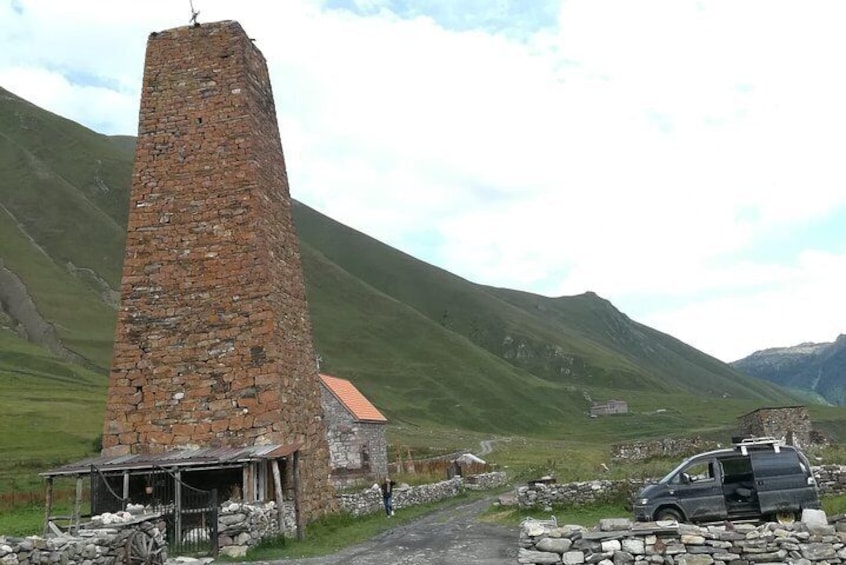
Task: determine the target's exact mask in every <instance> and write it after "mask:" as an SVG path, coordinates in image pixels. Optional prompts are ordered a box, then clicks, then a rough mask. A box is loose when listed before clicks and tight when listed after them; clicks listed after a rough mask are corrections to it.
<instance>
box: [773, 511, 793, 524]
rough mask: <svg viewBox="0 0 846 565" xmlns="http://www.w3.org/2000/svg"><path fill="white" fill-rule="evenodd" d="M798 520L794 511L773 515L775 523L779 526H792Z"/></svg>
mask: <svg viewBox="0 0 846 565" xmlns="http://www.w3.org/2000/svg"><path fill="white" fill-rule="evenodd" d="M796 519H797V516H796V512H793V511H785V512H776V513H775V514H773V520H772V521H773V522H778V523H779V524H792V523H793V522H795V521H796Z"/></svg>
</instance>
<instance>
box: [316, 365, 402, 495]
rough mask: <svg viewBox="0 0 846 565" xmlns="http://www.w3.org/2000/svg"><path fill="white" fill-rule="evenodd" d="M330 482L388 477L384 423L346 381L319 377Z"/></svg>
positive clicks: (359, 393)
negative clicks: (327, 447)
mask: <svg viewBox="0 0 846 565" xmlns="http://www.w3.org/2000/svg"><path fill="white" fill-rule="evenodd" d="M320 383H321V404H322V405H323V412H324V413H325V416H326V433H327V436H328V439H329V457H330V466H331V469H332V482H333V483H335V484H336V485H343V484H345V483H350V482H353V481H355V480H357V479H362V478H374V479H375V478H378V477H383V476H385V475H386V474H387V473H388V441H387V439H386V437H385V425H386V424H387V422H388V420H387V418H385V416H383V415H382V413H381V412H379V410H378V409H377V408H376V407H375V406H373V404H371V403H370V401H369V400H367V398H365V397H364V395H363V394H361V392H360V391H359V390H358V389H357V388H356V387H355V386H354V385H353V384H352V383H351V382H350V381H348V380H346V379H340V378H338V377H333V376H331V375H325V374H321V375H320Z"/></svg>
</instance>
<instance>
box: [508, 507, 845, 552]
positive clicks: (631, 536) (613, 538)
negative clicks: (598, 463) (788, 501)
mask: <svg viewBox="0 0 846 565" xmlns="http://www.w3.org/2000/svg"><path fill="white" fill-rule="evenodd" d="M806 512H807V511H806ZM815 512H819V514H822V513H821V512H820V511H815ZM662 524H663V523H656V522H648V523H643V524H633V523H631V522H630V521H628V520H625V519H608V520H601V521H600V523H599V526H598V527H597V528H594V529H591V530H588V529H585V528H583V527H582V526H558V525H557V524H555V523H554V522H553V521H550V522H538V521H534V520H529V521H526V522H524V523H523V525H522V527H521V531H520V539H519V546H520V547H519V554H518V559H517V562H518V563H520V564H523V565H535V564H556V565H557V564H565V565H580V564H582V563H586V564H599V565H647V564H653V565H754V564H762V563H790V564H794V565H830V564H833V563H841V562H842V561H843V560H846V544H844V542H846V533H844V531H846V523H843V522H837V523H836V524H835V525H829V524H828V523H827V522H826V521H825V517H824V515H823V516H822V517H821V518H820V516H819V515H811V517H810V518H809V519H808V520H807V521H806V522H797V523H795V524H788V525H781V524H763V525H761V526H754V525H751V524H724V525H719V526H703V527H700V526H694V525H689V524H677V523H675V522H668V523H667V524H666V525H662Z"/></svg>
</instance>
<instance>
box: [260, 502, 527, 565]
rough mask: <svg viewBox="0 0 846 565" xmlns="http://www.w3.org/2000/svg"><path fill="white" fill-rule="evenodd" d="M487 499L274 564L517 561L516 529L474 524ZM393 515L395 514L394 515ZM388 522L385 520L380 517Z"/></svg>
mask: <svg viewBox="0 0 846 565" xmlns="http://www.w3.org/2000/svg"><path fill="white" fill-rule="evenodd" d="M492 500H493V499H492V498H487V499H483V500H477V501H473V502H467V503H463V504H462V503H459V504H458V505H456V506H452V507H449V508H444V509H441V510H438V511H436V512H434V513H432V514H429V515H427V516H425V517H423V518H421V519H419V520H416V521H414V522H412V523H410V524H405V525H402V526H398V527H397V528H394V529H391V530H388V531H387V532H384V533H382V534H379V535H378V536H376V537H374V538H373V539H371V540H368V541H366V542H364V543H362V544H359V545H356V546H353V547H349V548H347V549H344V550H342V551H340V552H338V553H335V554H333V555H328V556H325V557H312V558H308V559H286V560H282V561H274V562H273V563H277V564H279V565H283V564H284V565H341V564H343V565H468V564H472V565H494V564H496V565H501V564H509V565H510V564H513V563H516V562H517V537H518V531H517V528H509V527H505V526H496V525H492V524H486V523H482V522H479V521H478V520H477V516H478V515H479V514H480V513H481V512H482V511H484V510H485V509H486V508H488V507H489V506H490V504H491V502H492ZM398 512H401V510H399V511H398ZM385 519H386V520H388V519H389V518H385Z"/></svg>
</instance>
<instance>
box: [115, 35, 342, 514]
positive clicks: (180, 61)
mask: <svg viewBox="0 0 846 565" xmlns="http://www.w3.org/2000/svg"><path fill="white" fill-rule="evenodd" d="M314 359H315V355H314V351H313V344H312V333H311V325H310V321H309V316H308V308H307V305H306V295H305V284H304V280H303V274H302V269H301V265H300V256H299V249H298V242H297V237H296V232H295V229H294V224H293V220H292V217H291V198H290V195H289V189H288V181H287V174H286V171H285V161H284V156H283V153H282V145H281V142H280V137H279V131H278V126H277V119H276V113H275V109H274V102H273V94H272V91H271V84H270V79H269V76H268V72H267V65H266V63H265V60H264V57H263V56H262V54H261V52H260V51H259V50H258V49H257V48H256V47H255V45H254V44H253V42H252V41H251V40H250V38H249V37H248V36H247V34H246V33H245V32H244V30H243V29H242V28H241V26H240V25H238V23H236V22H232V21H225V22H217V23H210V24H203V25H201V26H188V27H181V28H176V29H170V30H166V31H163V32H160V33H152V34H150V36H149V39H148V42H147V53H146V61H145V67H144V78H143V85H142V96H141V108H140V112H139V124H138V140H137V145H136V154H135V169H134V173H133V179H132V190H131V194H130V211H129V221H128V233H127V243H126V252H125V255H124V265H123V277H122V281H121V305H120V310H119V313H118V324H117V330H116V343H115V347H114V354H113V360H112V369H111V374H110V380H109V391H108V400H107V407H106V414H105V421H104V428H103V454H104V455H106V456H112V455H124V454H127V453H141V452H160V451H166V450H168V449H171V448H175V447H182V446H191V447H193V446H211V447H243V446H247V445H255V444H298V445H300V446H301V448H300V455H301V459H300V461H301V462H302V464H301V465H300V475H299V484H300V486H301V493H302V496H301V504H300V508H301V510H302V515H303V517H304V518H305V520H306V521H310V520H313V519H316V518H318V517H319V516H320V515H322V514H323V513H325V512H329V511H331V510H332V508H333V505H334V497H333V496H332V488H331V485H329V482H328V477H329V453H328V446H327V443H326V430H325V427H324V423H323V410H322V407H321V405H320V386H319V380H318V375H317V367H316V364H315V361H314Z"/></svg>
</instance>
